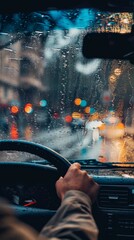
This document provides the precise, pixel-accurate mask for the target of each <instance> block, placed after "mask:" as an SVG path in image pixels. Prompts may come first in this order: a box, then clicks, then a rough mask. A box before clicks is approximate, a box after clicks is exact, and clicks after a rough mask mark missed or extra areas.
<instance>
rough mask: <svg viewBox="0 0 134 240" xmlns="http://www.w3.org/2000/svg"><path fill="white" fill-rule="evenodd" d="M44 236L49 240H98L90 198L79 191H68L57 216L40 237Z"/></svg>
mask: <svg viewBox="0 0 134 240" xmlns="http://www.w3.org/2000/svg"><path fill="white" fill-rule="evenodd" d="M44 236H45V237H46V238H44V239H48V240H49V239H51V240H61V239H62V240H97V239H98V228H97V226H96V223H95V221H94V218H93V216H92V212H91V200H90V198H89V197H88V196H87V195H86V194H85V193H83V192H80V191H77V190H70V191H68V192H67V193H66V194H65V197H64V199H63V201H62V203H61V206H60V207H59V209H58V211H57V212H56V214H55V215H54V216H53V217H52V218H51V220H50V221H49V222H48V223H47V225H46V226H45V227H44V228H43V229H42V231H41V234H40V237H42V238H43V237H44ZM39 239H40V238H39Z"/></svg>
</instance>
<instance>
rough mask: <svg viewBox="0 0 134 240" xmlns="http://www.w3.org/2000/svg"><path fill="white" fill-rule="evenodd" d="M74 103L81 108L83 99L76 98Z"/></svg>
mask: <svg viewBox="0 0 134 240" xmlns="http://www.w3.org/2000/svg"><path fill="white" fill-rule="evenodd" d="M74 103H75V105H77V106H79V105H80V104H81V99H80V98H75V100H74Z"/></svg>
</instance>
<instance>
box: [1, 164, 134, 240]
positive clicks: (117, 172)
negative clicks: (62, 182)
mask: <svg viewBox="0 0 134 240" xmlns="http://www.w3.org/2000/svg"><path fill="white" fill-rule="evenodd" d="M39 165H40V166H39ZM19 166H20V165H19ZM10 168H11V166H10ZM82 168H83V169H86V170H87V172H88V173H89V174H90V175H91V176H92V177H93V178H94V180H95V181H96V182H97V183H98V184H99V185H100V191H99V194H98V198H97V201H96V202H95V204H94V205H93V208H92V211H93V216H94V218H95V221H96V223H97V225H98V228H99V240H107V239H109V240H113V239H114V240H120V239H121V240H132V239H134V177H133V173H134V171H133V168H130V169H126V168H124V169H123V168H120V169H108V168H105V169H103V168H95V167H92V166H88V167H87V166H82ZM20 169H21V168H16V171H15V174H14V172H13V171H11V169H10V171H9V172H7V176H8V178H5V177H4V176H5V170H4V171H3V170H2V168H1V169H0V170H1V173H0V180H1V181H0V183H1V184H0V196H1V197H4V198H6V199H8V200H9V202H10V203H11V204H12V206H13V208H14V209H15V211H16V214H17V216H18V217H19V218H20V219H21V220H22V221H24V222H26V223H28V224H30V225H32V226H33V227H35V228H36V229H37V230H39V231H40V230H41V228H42V227H43V226H44V224H46V223H47V221H48V220H49V219H50V218H51V217H52V216H53V214H54V213H55V212H56V210H57V209H58V207H59V206H60V200H59V199H58V197H57V195H56V191H55V181H56V180H57V179H58V178H59V176H58V174H57V170H56V168H53V167H50V166H43V165H42V164H36V163H34V164H33V167H32V166H31V165H30V169H29V170H28V171H30V174H28V172H26V171H27V165H26V168H25V166H24V168H22V169H21V170H20ZM24 170H25V171H24Z"/></svg>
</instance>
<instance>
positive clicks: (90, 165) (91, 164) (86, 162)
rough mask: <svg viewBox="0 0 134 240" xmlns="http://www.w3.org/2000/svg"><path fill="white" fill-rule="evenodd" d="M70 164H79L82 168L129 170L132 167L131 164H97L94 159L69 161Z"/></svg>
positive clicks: (133, 165) (132, 164) (133, 164)
mask: <svg viewBox="0 0 134 240" xmlns="http://www.w3.org/2000/svg"><path fill="white" fill-rule="evenodd" d="M69 161H70V163H75V162H79V163H80V164H81V167H82V168H102V169H104V168H107V169H108V168H112V169H114V168H128V167H129V168H131V167H134V163H133V162H99V161H98V160H96V159H86V160H83V159H82V160H77V159H75V160H74V159H71V160H69Z"/></svg>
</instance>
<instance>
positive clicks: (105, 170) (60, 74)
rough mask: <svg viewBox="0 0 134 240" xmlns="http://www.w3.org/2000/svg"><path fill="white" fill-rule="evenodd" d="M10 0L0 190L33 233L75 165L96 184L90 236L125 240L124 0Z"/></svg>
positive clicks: (128, 233) (1, 21)
mask: <svg viewBox="0 0 134 240" xmlns="http://www.w3.org/2000/svg"><path fill="white" fill-rule="evenodd" d="M56 2H57V3H56ZM13 3H14V0H12V1H7V0H5V1H3V3H2V4H3V5H2V4H0V6H1V8H0V115H1V116H0V119H1V121H0V123H1V124H0V151H1V158H0V196H2V197H5V198H6V199H8V200H9V202H10V203H11V204H12V206H13V208H14V210H15V211H16V214H17V216H18V217H19V218H20V219H21V220H22V221H24V222H26V223H28V224H30V225H31V226H33V227H34V228H35V229H37V230H38V231H40V230H41V228H42V227H43V226H44V224H45V223H47V221H48V220H49V219H50V218H51V217H52V216H53V214H54V213H55V212H56V210H57V208H58V207H59V204H60V201H59V199H58V197H57V195H56V191H55V181H56V180H57V179H58V178H59V176H61V175H62V176H64V174H65V173H66V171H67V169H68V167H69V166H70V164H72V163H74V162H79V163H80V164H81V166H82V169H85V170H87V172H88V173H89V174H91V175H92V176H93V178H94V180H95V181H96V182H98V183H99V184H100V191H99V195H98V198H97V200H96V202H95V204H94V205H93V215H94V218H95V221H96V223H97V225H98V228H99V240H102V239H103V240H105V239H110V240H111V239H114V240H119V239H122V240H128V239H129V240H130V239H134V154H133V153H134V141H133V140H134V80H133V75H134V65H133V63H134V61H133V46H134V44H133V10H134V9H133V4H132V3H133V1H127V3H122V1H112V0H111V1H105V3H103V4H102V2H101V3H100V1H97V0H96V1H92V0H91V1H88V2H87V1H80V0H79V1H78V4H77V3H76V1H73V0H72V1H67V3H64V4H63V1H60V0H57V1H54V2H53V1H50V2H49V1H47V3H45V1H44V3H42V1H34V3H32V4H31V6H28V5H27V3H26V2H25V1H20V2H19V4H17V3H16V2H15V5H14V4H13ZM7 6H8V8H7ZM2 119H4V121H2ZM80 120H81V122H82V125H80V126H79V124H78V123H79V122H80ZM70 126H71V127H70ZM42 196H44V197H43V198H42ZM102 219H103V221H102Z"/></svg>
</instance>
